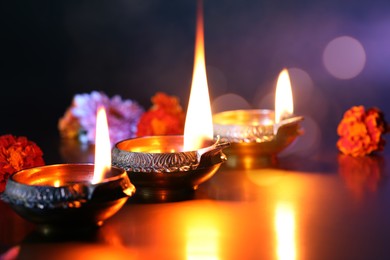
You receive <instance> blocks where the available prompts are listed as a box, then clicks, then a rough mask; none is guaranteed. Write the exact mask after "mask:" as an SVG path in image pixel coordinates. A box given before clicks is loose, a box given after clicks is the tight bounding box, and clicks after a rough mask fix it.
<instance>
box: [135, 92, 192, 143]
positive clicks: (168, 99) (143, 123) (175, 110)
mask: <svg viewBox="0 0 390 260" xmlns="http://www.w3.org/2000/svg"><path fill="white" fill-rule="evenodd" d="M151 101H152V103H153V105H152V107H151V108H150V109H149V110H148V111H146V112H145V113H143V114H142V116H141V118H140V120H139V123H138V126H137V134H136V135H137V136H138V137H140V136H148V135H174V134H183V132H184V120H185V114H184V111H183V109H182V107H181V105H180V102H179V99H178V98H177V97H175V96H169V95H167V94H165V93H162V92H157V93H156V94H155V95H154V96H153V97H152V98H151Z"/></svg>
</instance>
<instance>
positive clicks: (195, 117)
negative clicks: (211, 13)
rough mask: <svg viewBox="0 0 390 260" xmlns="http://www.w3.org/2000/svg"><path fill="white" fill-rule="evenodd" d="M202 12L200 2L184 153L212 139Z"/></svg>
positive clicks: (185, 127)
mask: <svg viewBox="0 0 390 260" xmlns="http://www.w3.org/2000/svg"><path fill="white" fill-rule="evenodd" d="M202 10H203V6H202V3H201V1H199V5H198V12H197V25H196V39H195V59H194V70H193V76H192V84H191V93H190V99H189V103H188V108H187V115H186V122H185V126H184V151H192V150H196V149H198V148H201V147H202V143H203V141H205V140H212V139H213V122H212V113H211V105H210V96H209V89H208V85H207V76H206V62H205V50H204V30H203V27H204V23H203V11H202Z"/></svg>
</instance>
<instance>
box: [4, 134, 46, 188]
mask: <svg viewBox="0 0 390 260" xmlns="http://www.w3.org/2000/svg"><path fill="white" fill-rule="evenodd" d="M42 156H43V152H42V150H41V148H39V146H38V145H37V144H36V143H34V142H32V141H30V140H28V139H27V137H25V136H14V135H10V134H7V135H2V136H0V192H3V191H4V189H5V185H6V182H7V180H8V177H9V176H10V175H11V174H12V173H15V172H17V171H20V170H23V169H27V168H31V167H36V166H42V165H44V164H45V162H44V160H43V157H42Z"/></svg>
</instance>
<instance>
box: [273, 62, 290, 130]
mask: <svg viewBox="0 0 390 260" xmlns="http://www.w3.org/2000/svg"><path fill="white" fill-rule="evenodd" d="M293 113H294V103H293V95H292V90H291V82H290V76H289V75H288V71H287V69H283V70H282V71H281V72H280V74H279V78H278V82H277V84H276V93H275V124H278V123H279V122H280V121H281V120H283V119H286V118H288V117H289V116H291V115H292V114H293Z"/></svg>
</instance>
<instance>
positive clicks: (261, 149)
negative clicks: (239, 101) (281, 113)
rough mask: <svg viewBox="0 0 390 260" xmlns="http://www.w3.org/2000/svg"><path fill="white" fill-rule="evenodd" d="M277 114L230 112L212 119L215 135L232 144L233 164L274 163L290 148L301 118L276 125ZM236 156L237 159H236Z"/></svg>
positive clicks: (298, 132) (299, 131)
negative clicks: (247, 161)
mask: <svg viewBox="0 0 390 260" xmlns="http://www.w3.org/2000/svg"><path fill="white" fill-rule="evenodd" d="M274 117H275V116H274V111H272V110H268V109H253V110H231V111H224V112H221V113H217V114H215V115H214V116H213V122H214V134H215V135H219V136H220V137H221V139H222V140H227V141H228V142H230V143H231V145H230V147H229V148H228V149H226V153H227V154H228V155H229V160H230V156H232V158H231V159H232V160H230V161H231V162H232V163H238V161H240V162H244V161H245V160H246V159H248V158H251V161H252V162H253V161H254V160H253V159H254V158H257V159H258V160H260V159H262V161H261V160H260V161H259V162H260V163H263V162H264V159H267V160H274V159H275V157H276V155H277V154H279V153H280V152H281V151H283V150H284V149H285V148H286V147H288V146H289V145H290V144H291V143H292V142H293V141H294V140H295V139H296V138H297V137H298V136H299V135H301V134H302V129H301V128H300V125H299V123H300V122H301V121H302V120H303V117H301V116H294V117H290V118H287V119H284V120H282V121H281V122H280V123H279V124H274ZM236 157H237V158H236Z"/></svg>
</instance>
